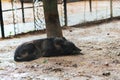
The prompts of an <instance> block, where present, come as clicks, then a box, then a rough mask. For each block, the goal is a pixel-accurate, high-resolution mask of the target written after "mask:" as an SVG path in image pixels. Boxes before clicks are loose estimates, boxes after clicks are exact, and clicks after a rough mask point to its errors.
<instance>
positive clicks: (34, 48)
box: [14, 37, 81, 62]
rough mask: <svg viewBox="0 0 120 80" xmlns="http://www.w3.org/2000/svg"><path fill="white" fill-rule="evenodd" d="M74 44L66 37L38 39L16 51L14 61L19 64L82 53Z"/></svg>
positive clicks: (19, 47) (24, 44)
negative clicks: (42, 58) (40, 58)
mask: <svg viewBox="0 0 120 80" xmlns="http://www.w3.org/2000/svg"><path fill="white" fill-rule="evenodd" d="M80 51H81V50H80V49H79V48H77V47H76V46H75V45H74V44H73V43H72V42H70V41H68V40H66V39H65V38H64V37H63V38H60V37H56V38H45V39H38V40H34V41H30V42H26V43H23V44H22V45H20V46H18V47H17V49H16V50H15V55H14V60H15V61H17V62H21V61H31V60H35V59H38V58H39V57H53V56H63V55H73V54H78V53H80Z"/></svg>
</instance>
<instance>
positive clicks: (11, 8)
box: [0, 0, 120, 37]
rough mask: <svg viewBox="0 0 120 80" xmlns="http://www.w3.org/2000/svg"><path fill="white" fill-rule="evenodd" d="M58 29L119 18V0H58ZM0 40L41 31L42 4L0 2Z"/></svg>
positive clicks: (42, 20) (35, 2)
mask: <svg viewBox="0 0 120 80" xmlns="http://www.w3.org/2000/svg"><path fill="white" fill-rule="evenodd" d="M58 1H59V2H58V12H59V19H60V24H61V26H73V25H77V24H83V23H87V22H93V21H94V22H96V21H99V20H104V19H113V18H115V17H116V18H119V17H120V0H69V1H66V0H58ZM0 13H1V16H0V19H1V20H0V21H1V22H0V24H1V30H0V32H1V35H0V37H10V36H12V35H17V34H21V33H26V32H29V31H36V30H44V29H45V28H46V26H45V18H44V10H43V3H42V1H41V0H34V1H33V2H31V3H24V1H23V0H20V1H19V0H13V1H11V2H1V0H0Z"/></svg>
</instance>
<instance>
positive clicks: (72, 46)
mask: <svg viewBox="0 0 120 80" xmlns="http://www.w3.org/2000/svg"><path fill="white" fill-rule="evenodd" d="M64 46H65V48H64V50H65V51H67V52H68V53H71V54H79V53H80V51H81V49H79V48H78V47H76V45H75V44H74V43H72V42H70V41H65V42H64Z"/></svg>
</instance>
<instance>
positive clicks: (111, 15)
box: [110, 0, 113, 18]
mask: <svg viewBox="0 0 120 80" xmlns="http://www.w3.org/2000/svg"><path fill="white" fill-rule="evenodd" d="M112 4H113V1H112V0H110V18H113V5H112Z"/></svg>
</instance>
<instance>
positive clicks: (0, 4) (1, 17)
mask: <svg viewBox="0 0 120 80" xmlns="http://www.w3.org/2000/svg"><path fill="white" fill-rule="evenodd" d="M0 25H1V34H2V38H5V34H4V23H3V15H2V3H1V0H0Z"/></svg>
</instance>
